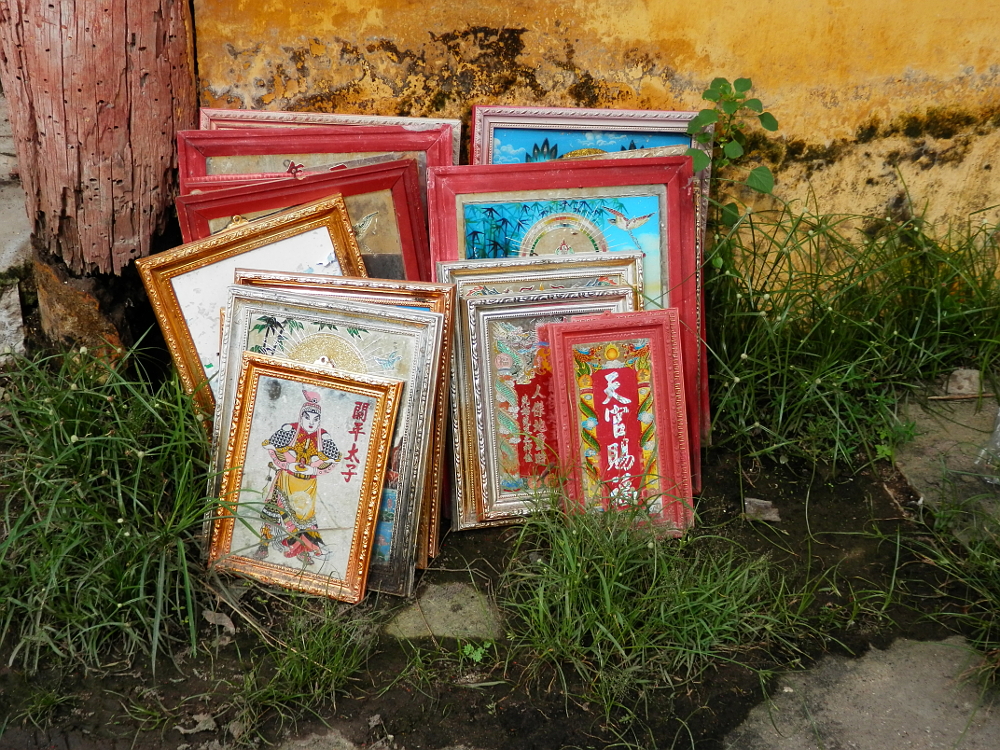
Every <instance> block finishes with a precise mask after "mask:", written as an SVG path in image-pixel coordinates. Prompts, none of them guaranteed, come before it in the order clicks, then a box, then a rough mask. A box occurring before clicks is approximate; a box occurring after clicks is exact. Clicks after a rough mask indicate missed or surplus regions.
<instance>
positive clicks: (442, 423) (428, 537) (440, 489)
mask: <svg viewBox="0 0 1000 750" xmlns="http://www.w3.org/2000/svg"><path fill="white" fill-rule="evenodd" d="M233 281H234V283H235V284H236V285H238V286H248V287H256V288H260V289H284V290H287V291H292V292H296V293H300V294H315V295H321V296H329V297H335V298H342V299H353V300H357V301H360V302H368V303H371V304H376V305H394V306H396V307H407V308H417V309H422V310H429V311H431V312H437V313H441V315H442V329H441V330H442V336H441V338H442V346H441V356H440V358H439V361H438V382H437V386H436V389H435V393H436V396H435V406H434V428H433V441H434V442H433V445H432V447H431V459H430V465H431V474H430V477H429V486H428V494H427V495H426V497H425V498H424V500H425V502H424V505H423V509H422V513H421V516H420V526H419V528H418V530H417V558H416V562H417V567H418V568H424V567H427V564H428V560H429V558H433V557H437V556H438V553H439V551H440V544H439V543H440V537H441V533H440V532H441V511H442V502H443V501H444V493H445V485H446V482H445V481H444V477H445V469H444V455H445V446H446V443H447V436H446V434H445V433H446V432H447V424H448V418H449V415H448V394H449V382H450V378H449V377H448V376H449V373H450V366H451V345H452V337H453V335H454V318H455V286H454V285H452V284H447V283H445V284H432V283H427V282H419V281H417V282H414V281H407V282H393V281H386V280H382V279H355V278H346V277H336V276H320V275H313V274H291V273H274V272H270V271H256V270H251V269H243V268H238V269H236V272H235V274H234V278H233Z"/></svg>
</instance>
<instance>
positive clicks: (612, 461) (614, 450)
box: [608, 438, 635, 471]
mask: <svg viewBox="0 0 1000 750" xmlns="http://www.w3.org/2000/svg"><path fill="white" fill-rule="evenodd" d="M634 465H635V456H633V455H632V454H631V453H629V446H628V438H625V439H624V440H622V441H621V442H620V443H611V444H610V445H608V468H609V469H621V470H622V471H629V470H630V469H631V468H632V467H633V466H634Z"/></svg>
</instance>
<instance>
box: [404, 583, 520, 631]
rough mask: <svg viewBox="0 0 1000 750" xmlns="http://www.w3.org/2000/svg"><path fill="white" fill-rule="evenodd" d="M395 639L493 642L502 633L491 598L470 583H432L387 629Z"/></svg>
mask: <svg viewBox="0 0 1000 750" xmlns="http://www.w3.org/2000/svg"><path fill="white" fill-rule="evenodd" d="M385 632H386V633H387V634H388V635H391V636H393V637H395V638H430V637H434V638H462V639H466V640H477V641H483V640H490V639H495V638H498V637H499V636H500V634H501V632H502V630H501V628H500V620H499V617H498V616H497V613H496V610H495V608H494V606H493V604H492V603H491V602H490V600H489V598H488V597H487V596H486V594H484V593H483V592H482V591H480V590H479V589H477V588H476V587H475V586H473V585H471V584H468V583H445V584H431V585H429V586H427V587H426V588H425V589H423V590H422V591H420V592H419V593H418V595H417V599H416V601H414V603H413V604H411V605H410V606H408V607H407V608H406V609H404V610H403V611H402V612H400V613H399V614H398V615H396V617H395V618H393V620H392V622H390V623H389V624H388V625H387V626H386V629H385Z"/></svg>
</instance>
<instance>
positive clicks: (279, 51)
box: [195, 0, 1000, 210]
mask: <svg viewBox="0 0 1000 750" xmlns="http://www.w3.org/2000/svg"><path fill="white" fill-rule="evenodd" d="M195 20H196V26H197V43H198V50H197V54H198V64H199V74H200V76H201V86H202V90H201V99H202V104H203V105H205V106H228V107H234V106H237V107H268V108H273V109H313V110H318V111H345V112H363V113H369V114H409V115H418V116H419V115H434V116H445V117H463V118H467V117H468V113H469V108H470V106H471V105H472V104H476V103H506V104H538V105H549V106H583V107H613V108H650V109H697V108H700V107H701V106H702V104H703V103H704V102H703V101H702V100H701V98H700V94H701V91H702V89H703V88H704V87H705V86H706V85H707V84H708V83H709V82H710V81H711V80H712V78H714V77H716V76H720V75H721V76H726V77H728V78H736V77H739V76H749V77H751V78H753V80H754V84H755V93H756V94H757V95H758V96H759V97H760V98H761V99H762V100H763V101H764V102H765V103H766V104H767V105H768V106H769V108H770V109H771V111H772V112H773V113H774V114H775V115H776V116H777V118H778V120H779V122H780V124H781V130H780V133H781V135H782V137H784V138H786V139H788V141H790V142H795V141H804V142H807V143H812V144H820V145H827V146H828V145H829V144H832V143H835V142H839V141H848V142H853V141H854V140H855V139H856V137H857V134H858V133H859V132H860V131H861V130H863V129H864V128H866V127H868V126H869V125H870V124H871V123H873V122H878V123H881V124H882V125H883V126H885V125H887V124H888V123H891V122H893V121H896V120H899V119H900V118H902V117H905V116H906V115H907V114H908V113H923V112H926V111H927V110H929V109H933V108H942V107H944V108H949V107H951V108H955V109H958V110H962V111H965V112H968V113H971V115H972V116H973V119H974V120H975V121H976V123H978V124H976V125H975V126H971V125H970V126H968V127H966V131H968V132H967V135H969V137H972V138H973V139H976V138H984V137H986V133H988V132H993V131H994V130H995V127H996V122H994V120H991V119H990V117H991V115H989V114H984V113H989V112H991V111H1000V65H998V60H997V57H996V49H997V44H998V40H1000V19H998V17H997V14H996V13H995V12H994V9H993V8H992V7H991V5H990V4H989V3H983V2H982V0H949V2H948V3H941V2H939V1H938V0H908V2H906V3H901V2H899V1H898V0H830V1H829V2H826V3H814V4H809V3H802V2H801V0H771V1H770V2H767V3H755V4H751V3H746V2H745V1H743V0H717V1H716V2H715V3H713V4H712V6H711V9H710V10H708V9H706V8H699V7H694V6H692V5H691V4H690V3H686V4H685V3H677V2H667V0H600V1H599V2H594V1H593V0H509V1H505V2H503V3H490V4H485V3H473V4H469V3H418V2H416V0H298V1H297V2H295V3H291V4H288V3H285V2H278V0H263V1H262V2H259V3H251V2H249V0H212V2H209V1H208V0H195ZM977 128H978V131H977ZM979 131H982V132H979ZM884 136H885V134H882V135H879V136H878V142H877V143H873V144H871V145H869V146H867V147H866V149H864V150H863V151H862V152H860V153H865V152H867V153H869V154H874V155H873V156H871V157H868V161H869V162H871V164H874V163H875V162H879V164H878V165H877V166H871V165H868V166H866V164H868V163H867V162H865V161H864V158H863V157H859V159H861V160H860V161H856V162H851V164H852V166H853V168H854V169H856V170H861V171H862V172H864V171H865V170H870V169H875V170H880V169H882V168H883V166H882V162H884V161H886V160H887V159H888V160H889V161H892V159H891V158H890V157H891V152H892V151H893V149H894V148H895V147H892V148H890V147H888V146H885V144H884V142H885V137H884ZM912 140H913V139H912V138H911V139H910V143H909V148H910V150H911V151H912V152H913V153H916V152H917V151H919V147H918V146H915V145H914V144H913V142H912ZM883 146H884V147H883ZM972 151H975V148H974V147H973V148H972ZM970 153H971V152H970ZM841 158H842V159H846V158H847V157H846V156H843V154H842V155H841ZM880 159H881V162H880V161H879V160H880ZM845 163H846V161H845ZM814 166H815V165H814ZM897 166H898V165H897ZM899 168H900V169H910V168H913V169H919V170H921V171H922V172H931V173H934V174H942V175H943V174H944V173H945V166H944V165H942V164H939V163H935V164H933V165H929V166H928V165H926V164H923V163H920V164H918V162H909V163H905V164H903V165H902V166H899ZM997 168H998V169H1000V165H998V167H997ZM796 169H799V167H794V166H791V165H787V164H786V165H785V166H784V167H783V168H782V170H783V173H782V176H780V177H779V179H781V180H783V184H784V185H786V186H788V188H789V189H790V190H791V189H794V190H800V189H801V190H806V189H807V185H806V182H804V180H807V179H809V180H815V179H818V178H819V172H818V171H817V170H816V169H815V168H814V167H812V168H811V167H809V166H808V165H805V166H801V171H802V174H801V175H800V176H798V177H795V178H793V177H792V175H793V174H794V173H795V170H796ZM947 169H949V170H952V171H953V172H954V173H955V174H956V175H958V174H961V175H962V176H961V177H960V178H958V177H956V179H959V180H972V181H973V182H975V181H976V180H975V179H974V178H973V177H972V176H971V175H972V174H973V172H971V171H969V170H973V171H974V170H976V169H979V167H974V166H971V165H967V164H965V161H963V160H959V161H955V162H952V163H950V165H948V166H947ZM848 171H849V170H847V171H845V174H844V179H847V178H848ZM806 173H808V177H807V176H806ZM870 176H871V175H870V174H867V173H865V174H863V175H862V176H860V177H859V180H860V185H861V187H860V188H858V189H859V190H860V191H861V192H862V193H863V194H865V195H868V194H871V195H874V194H875V191H872V190H870V188H871V187H872V186H871V185H867V188H869V189H867V190H866V189H865V186H866V183H865V180H867V179H868V178H869V177H870ZM918 182H920V180H918ZM989 184H990V186H991V187H990V189H991V190H996V191H1000V184H997V185H994V181H992V178H991V181H990V182H989ZM792 185H796V186H797V187H795V188H792V187H791V186H792ZM927 186H928V189H935V190H944V191H946V193H947V194H948V195H953V196H955V200H956V201H957V202H958V203H960V204H962V205H965V204H966V203H968V201H969V200H970V198H969V197H968V196H969V195H970V190H969V189H968V187H967V186H966V183H965V182H963V183H962V185H961V186H959V185H958V184H957V183H956V184H955V185H954V186H953V187H948V185H946V184H944V183H942V184H941V185H934V186H933V187H932V184H931V182H927ZM852 190H854V188H852ZM840 192H843V193H845V194H847V193H851V191H840ZM972 192H974V191H972ZM991 195H992V197H991V198H989V199H990V200H993V202H1000V192H994V193H992V194H991ZM958 196H965V197H962V198H959V197H958ZM985 199H986V198H984V200H985ZM853 200H855V201H856V200H857V195H854V196H853ZM958 203H956V206H957V205H958ZM956 210H957V209H956Z"/></svg>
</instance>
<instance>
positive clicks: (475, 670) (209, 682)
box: [0, 452, 950, 750]
mask: <svg viewBox="0 0 1000 750" xmlns="http://www.w3.org/2000/svg"><path fill="white" fill-rule="evenodd" d="M704 487H705V489H704V492H703V493H702V496H701V498H700V500H699V504H698V512H699V523H700V525H701V526H702V527H703V528H704V527H709V526H710V527H714V529H715V531H716V532H717V533H721V534H725V535H726V536H728V537H731V538H734V539H736V540H737V541H739V542H740V543H741V544H743V545H745V546H746V547H748V548H750V549H754V550H760V551H762V552H766V553H768V554H769V555H771V556H772V558H773V559H774V560H775V561H777V562H779V563H783V564H789V565H795V566H797V568H798V569H800V570H801V569H804V567H805V566H804V563H806V562H809V565H810V567H811V570H812V572H813V573H816V572H818V571H821V570H826V571H831V570H833V569H836V573H837V577H836V579H835V580H836V581H839V582H840V585H833V586H830V587H827V590H826V591H825V592H821V596H825V597H827V598H826V599H824V600H821V601H820V602H819V603H818V606H819V608H820V611H821V613H822V614H823V615H824V617H825V620H826V621H827V622H828V625H829V627H830V628H832V630H831V632H830V635H831V636H832V637H830V638H827V639H823V640H815V641H812V642H808V643H803V644H801V647H802V650H803V652H804V653H805V654H806V656H804V657H803V659H802V662H801V663H802V665H803V666H807V664H808V662H809V661H810V660H811V659H813V658H818V657H819V656H820V655H821V654H822V653H824V652H829V651H834V652H837V653H843V654H847V655H855V656H856V655H861V654H863V653H864V652H865V651H867V649H868V648H869V647H870V646H871V645H876V646H879V647H884V646H886V645H888V644H889V643H890V642H891V641H892V639H894V638H896V637H897V636H906V637H909V638H913V639H918V640H937V639H941V638H944V637H946V636H947V635H949V634H950V631H948V630H947V629H946V628H945V627H943V626H942V625H939V624H936V623H935V622H933V621H931V620H929V619H927V618H926V617H925V616H924V615H925V614H926V612H928V611H930V609H931V608H932V607H934V606H936V605H935V604H934V602H935V599H934V597H933V594H934V593H935V588H934V571H933V570H931V569H928V568H927V567H926V566H924V565H922V564H921V563H920V562H919V561H917V560H915V559H913V558H912V557H911V556H910V555H908V554H907V553H905V551H904V552H903V553H902V554H900V552H899V548H898V547H897V545H896V543H895V540H896V538H897V533H899V534H904V535H905V534H919V533H920V526H919V525H918V524H916V523H915V522H914V520H913V511H914V510H915V507H916V504H915V502H914V500H915V496H914V495H913V493H912V491H911V490H910V488H909V487H908V486H907V485H906V483H905V480H903V479H902V478H901V477H900V476H899V475H898V474H897V473H895V472H894V471H893V470H892V469H890V468H888V467H885V466H883V467H880V468H869V469H865V470H863V471H861V472H860V473H858V474H854V475H846V474H842V475H840V476H836V477H833V476H824V475H823V473H822V472H821V471H817V470H814V469H807V468H799V469H796V468H794V467H791V466H777V465H773V466H769V467H766V468H761V467H759V466H753V465H752V464H748V463H747V462H745V461H744V462H742V463H741V462H740V461H738V460H737V459H736V458H735V457H733V456H731V455H728V454H725V453H722V452H709V454H708V456H707V460H706V462H705V467H704ZM744 496H749V497H755V498H759V499H761V500H765V501H770V502H771V503H772V504H773V506H774V507H775V508H776V509H777V510H778V512H779V513H780V521H778V522H771V523H759V522H757V523H750V522H748V521H747V520H746V519H745V518H744V517H743V516H742V510H743V505H742V498H743V497H744ZM512 533H513V532H512V530H511V529H509V528H507V529H505V528H497V529H490V530H483V531H475V532H465V533H462V534H451V535H449V536H448V537H447V538H446V540H445V543H444V547H443V553H442V555H441V557H440V558H439V559H438V560H437V561H435V563H434V565H433V567H432V569H431V570H428V571H426V572H425V573H424V577H423V580H424V581H427V582H435V583H443V582H449V581H457V580H460V581H463V582H468V581H469V578H470V572H469V570H470V568H471V569H472V571H473V574H472V575H473V577H474V578H475V579H476V581H477V583H479V584H480V585H481V586H483V587H485V588H487V589H488V588H489V587H491V586H493V585H495V583H496V581H497V578H498V574H499V571H500V570H501V569H502V567H503V564H504V558H505V555H506V554H507V550H508V549H509V546H510V539H511V537H512ZM894 571H896V575H895V578H894V577H893V573H894ZM831 580H834V579H831ZM890 581H893V582H894V584H895V587H896V590H897V591H900V592H902V593H903V600H904V602H903V603H902V604H893V605H891V606H890V607H889V608H888V609H887V610H886V612H885V614H886V617H882V618H873V617H866V616H863V615H862V616H859V617H855V616H853V615H852V614H851V613H852V612H853V611H855V610H853V609H852V607H853V604H854V602H853V601H852V599H851V597H852V594H851V590H852V588H853V590H854V591H862V590H873V589H879V588H882V589H885V588H888V587H889V586H890ZM393 603H395V604H398V600H397V601H395V602H392V601H390V600H389V598H386V599H385V601H384V602H380V603H379V604H380V605H382V604H385V605H388V604H393ZM383 641H384V642H382V643H380V648H379V651H378V653H377V654H376V655H375V656H374V657H373V658H372V659H371V660H370V662H369V664H368V669H367V671H366V672H364V673H363V674H360V675H358V678H357V680H356V681H355V682H354V684H353V685H352V686H351V688H350V689H349V691H348V693H347V694H346V695H342V696H339V697H338V699H337V702H336V706H335V707H330V708H329V709H328V710H326V711H324V712H322V714H321V715H319V716H317V717H314V718H306V719H300V720H299V721H297V723H296V724H295V725H294V726H292V725H291V724H289V723H288V722H286V723H285V724H284V725H283V726H280V727H279V725H278V724H277V723H276V722H271V723H270V724H269V729H268V733H267V734H268V739H269V740H270V741H272V742H273V741H275V740H280V739H284V738H287V737H290V736H301V735H307V734H309V733H310V732H325V731H327V727H334V728H337V729H338V730H340V731H341V732H342V733H343V734H344V735H345V736H346V737H348V738H349V739H350V740H351V741H353V742H355V743H357V744H358V745H361V746H365V747H371V748H374V747H379V748H386V749H388V748H400V749H401V748H405V749H406V750H420V749H421V748H427V749H431V748H442V747H448V746H452V745H458V744H461V745H465V746H468V747H474V748H494V749H496V750H507V749H509V750H515V749H516V750H530V749H531V748H539V749H541V748H546V749H549V748H563V747H567V748H568V747H572V748H604V747H609V746H612V745H614V744H615V743H616V742H617V741H618V740H619V739H621V738H622V737H624V738H626V739H634V737H630V736H629V734H628V730H627V729H626V730H625V732H624V735H616V734H615V732H614V731H610V730H608V729H607V728H606V727H604V726H603V721H602V717H601V716H600V715H598V712H596V711H595V710H594V708H593V707H591V706H587V705H581V704H579V703H577V702H574V701H572V700H567V699H566V697H565V696H564V695H563V694H562V693H561V692H560V691H559V690H557V689H556V686H555V685H554V684H551V685H550V684H539V683H538V682H534V683H532V684H523V682H522V681H521V680H520V679H519V674H518V671H519V666H518V665H517V664H508V665H506V666H505V665H503V664H500V665H497V666H495V667H493V668H492V669H491V670H490V671H488V672H486V671H483V669H482V667H481V666H479V665H469V666H470V670H469V671H467V672H465V673H462V672H461V670H458V671H456V669H455V668H454V667H452V668H442V669H439V670H437V671H434V669H433V668H431V667H429V668H428V673H427V675H426V679H424V680H419V681H418V680H413V679H399V678H400V675H401V673H402V672H403V671H404V669H405V667H406V665H407V664H412V654H413V648H414V646H413V645H412V644H399V643H396V642H394V641H392V639H389V638H384V639H383ZM240 646H241V639H240V638H239V637H237V638H236V639H235V640H234V641H233V643H231V644H230V645H228V646H225V647H223V648H217V649H214V650H212V653H213V654H214V655H213V656H212V657H211V658H206V659H205V661H204V662H199V663H194V662H190V661H189V662H188V663H186V664H185V665H182V666H181V667H180V668H179V669H173V670H168V672H169V673H164V672H163V671H161V673H160V675H159V677H158V679H157V680H153V678H152V677H151V676H150V675H149V674H148V673H147V671H146V670H144V669H140V668H130V669H129V670H127V671H124V672H121V673H113V674H106V675H94V674H91V675H84V674H82V673H65V672H59V673H45V674H42V675H39V676H38V677H36V678H33V679H31V680H27V679H25V677H24V676H23V675H22V674H20V673H18V672H17V671H16V670H13V669H11V668H9V667H8V666H6V665H7V659H8V657H9V654H7V655H6V656H4V657H3V660H2V662H0V707H2V708H0V717H2V716H3V714H6V725H5V728H4V730H3V734H2V736H0V748H2V749H8V748H9V749H11V750H15V749H16V750H27V749H29V748H73V749H74V750H77V749H78V750H89V749H90V748H94V749H96V748H102V749H104V748H114V749H117V748H137V749H148V750H153V749H154V748H157V749H158V748H171V749H172V750H173V749H181V748H187V750H220V748H227V747H230V746H231V745H230V744H227V743H231V737H230V736H229V735H227V733H226V730H225V727H226V724H227V722H228V721H229V720H230V717H231V712H230V711H231V709H229V708H227V705H228V704H227V701H228V700H229V699H230V697H231V696H230V694H229V693H230V692H231V691H227V690H226V689H225V688H224V687H220V686H224V685H226V684H227V683H233V682H236V681H238V680H239V678H240V669H241V665H240V663H239V661H238V660H237V659H236V656H237V655H238V654H239V653H240ZM418 646H419V647H420V648H421V649H422V651H421V653H424V654H427V655H433V654H434V653H435V650H437V651H438V652H441V651H449V650H450V652H451V653H453V654H454V653H455V652H456V650H457V648H458V646H457V644H453V643H452V644H448V643H437V644H432V643H430V642H428V643H425V644H418ZM785 658H787V655H775V654H767V653H759V654H753V653H752V654H748V655H745V656H744V659H745V660H746V661H747V663H749V664H751V665H752V666H754V667H757V668H761V669H768V668H770V667H773V666H774V665H775V664H777V663H778V661H779V660H781V659H785ZM40 684H49V685H51V686H52V687H53V694H54V695H58V696H60V697H61V698H63V699H64V700H60V701H59V702H58V704H57V705H55V707H54V708H53V710H52V711H51V712H50V713H51V721H50V723H48V724H47V723H45V722H39V723H40V724H41V726H35V725H34V724H32V723H31V722H30V721H26V720H24V719H23V718H21V716H22V714H23V713H24V709H25V705H26V700H27V697H26V696H28V695H29V694H31V691H32V689H33V688H34V689H35V693H36V694H37V687H38V685H40ZM764 688H765V685H764V684H762V680H761V677H760V676H759V674H758V673H757V672H756V671H754V670H753V669H750V668H748V667H746V666H739V665H736V664H729V665H720V666H718V667H717V668H714V669H711V670H709V671H708V672H707V673H706V674H705V675H704V676H703V677H702V678H701V679H700V681H699V682H698V683H697V684H695V685H692V686H691V687H690V688H689V689H688V690H687V691H685V692H684V693H682V694H680V695H679V696H675V697H674V698H673V699H672V700H669V699H667V698H665V697H658V696H655V695H654V696H652V698H651V701H650V710H649V715H648V722H647V725H648V726H647V728H646V729H644V730H643V735H642V736H643V737H644V741H645V742H647V743H648V744H649V745H650V746H652V745H653V743H655V746H656V747H661V748H665V747H674V746H676V747H680V748H687V747H697V748H706V749H710V748H720V747H721V741H722V738H723V736H724V735H725V734H726V733H727V732H728V731H729V730H731V729H732V728H734V727H735V726H737V725H738V724H739V723H740V722H741V721H742V720H743V719H744V718H745V716H746V714H747V712H748V711H749V710H750V709H751V708H752V707H753V706H754V705H755V704H756V703H758V702H759V701H760V700H761V698H762V695H763V689H764ZM142 706H147V707H149V710H148V711H144V710H140V708H138V707H142ZM209 717H210V720H208V719H209ZM202 719H205V721H204V723H203V730H202V731H198V732H191V733H185V732H187V731H188V730H190V729H193V728H195V727H196V726H197V725H198V723H199V721H200V720H202ZM2 721H3V719H2V718H0V722H2ZM0 726H3V724H0ZM213 727H214V728H213ZM182 730H184V731H183V732H182Z"/></svg>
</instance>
